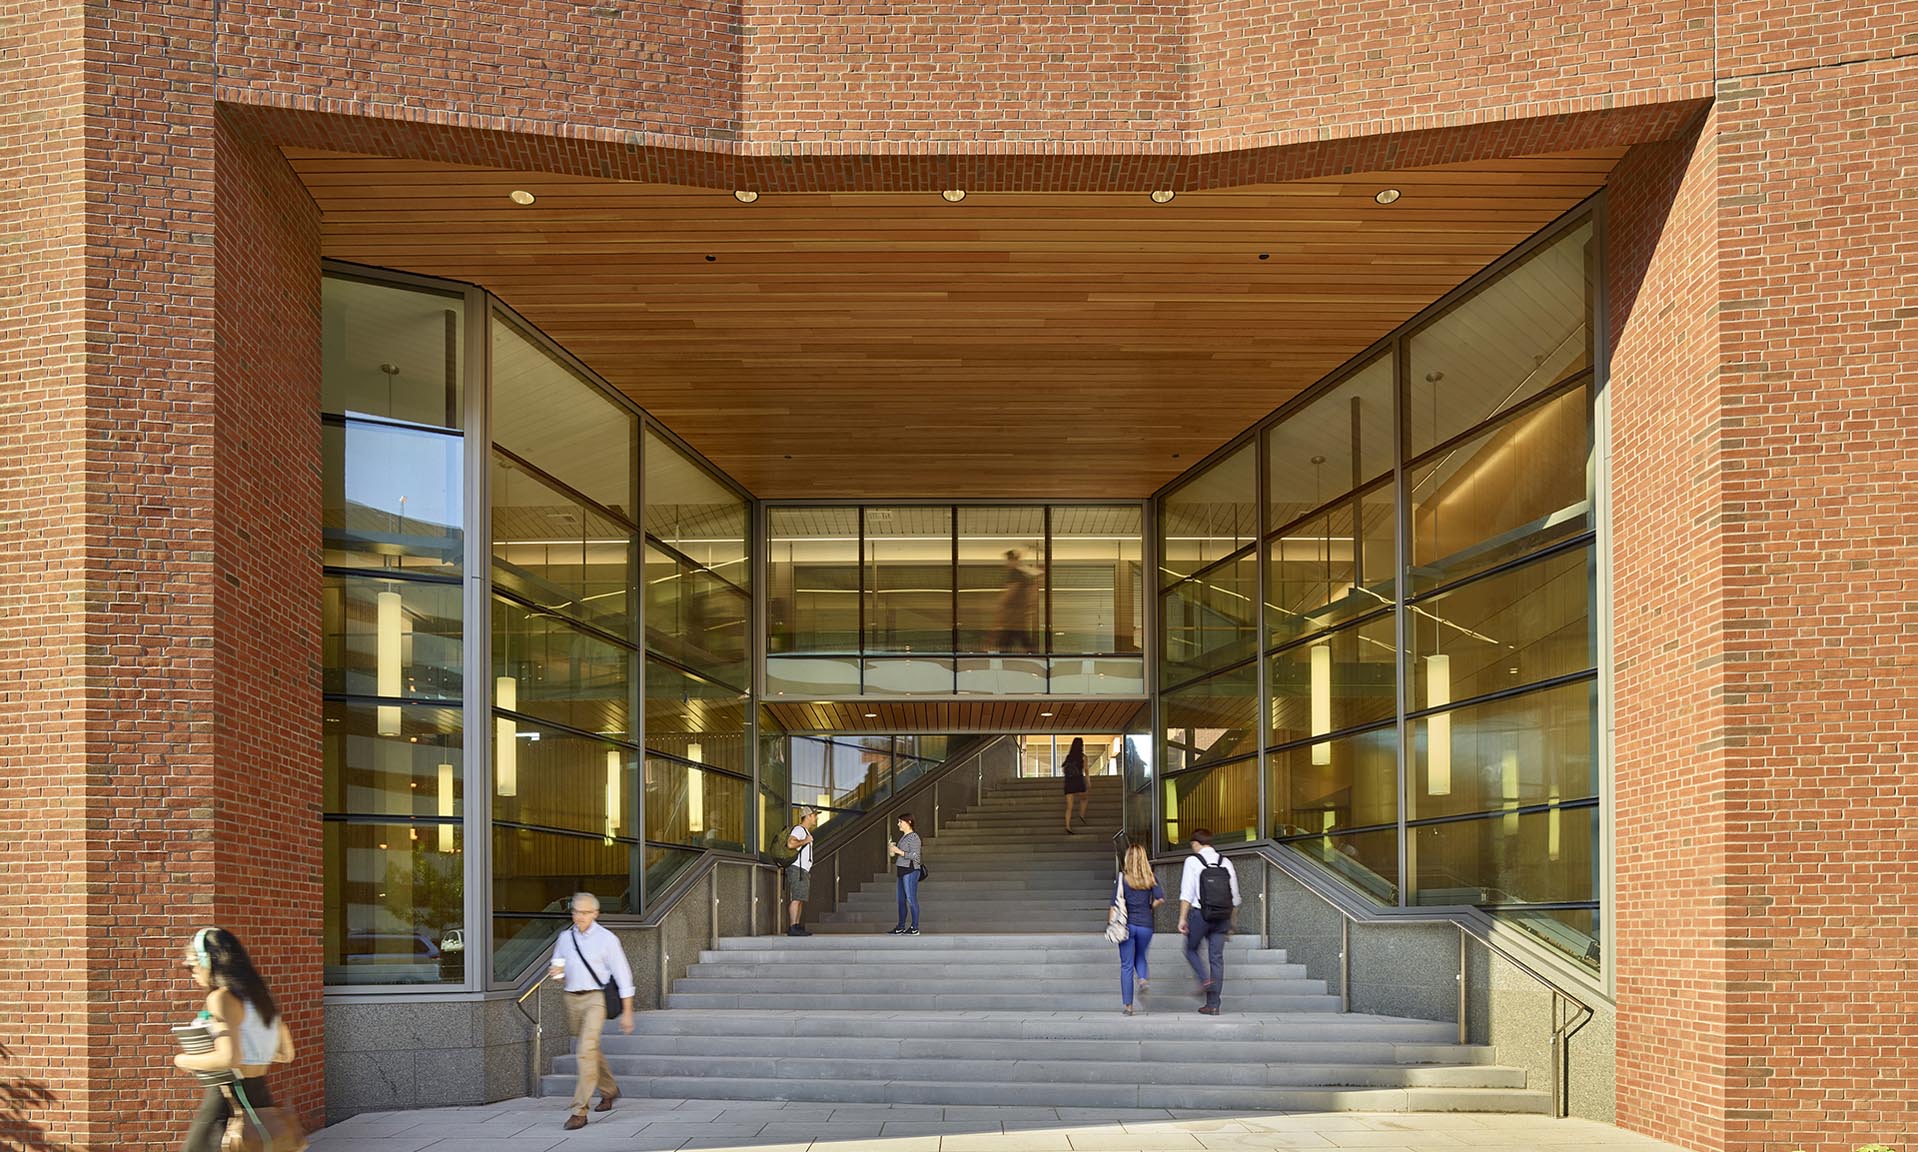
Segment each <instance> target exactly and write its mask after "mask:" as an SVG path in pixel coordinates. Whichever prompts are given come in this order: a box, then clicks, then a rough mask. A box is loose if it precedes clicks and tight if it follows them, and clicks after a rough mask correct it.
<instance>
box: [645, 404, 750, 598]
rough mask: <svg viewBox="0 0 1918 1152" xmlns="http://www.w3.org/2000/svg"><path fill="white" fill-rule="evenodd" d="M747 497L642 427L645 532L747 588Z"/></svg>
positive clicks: (729, 582)
mask: <svg viewBox="0 0 1918 1152" xmlns="http://www.w3.org/2000/svg"><path fill="white" fill-rule="evenodd" d="M748 523H749V517H748V509H747V504H746V500H745V498H744V497H742V496H740V495H739V494H738V493H736V492H734V491H733V490H732V489H731V488H729V487H727V486H726V484H724V483H723V482H721V481H720V480H719V479H718V478H717V477H715V476H714V475H713V474H712V473H710V472H708V471H706V469H705V468H704V467H702V466H701V465H700V464H699V462H698V461H696V460H694V459H693V458H692V457H691V456H688V455H687V454H686V453H684V452H682V451H680V449H679V446H678V445H676V444H674V443H672V442H671V441H670V440H666V439H664V438H662V437H661V436H659V435H658V434H657V433H655V432H654V431H653V430H652V429H650V428H648V429H647V430H646V534H647V535H648V536H651V537H652V538H653V539H655V540H657V541H659V542H660V543H662V544H664V545H666V546H667V547H668V548H670V549H671V550H672V551H673V552H674V553H676V554H678V555H679V556H681V557H683V558H684V559H686V560H689V561H691V562H692V563H693V564H695V565H697V566H699V567H701V568H704V569H706V570H707V571H708V572H711V573H713V574H714V575H715V576H718V577H719V578H720V579H722V580H724V581H726V582H727V583H728V584H731V585H733V586H734V587H736V588H739V589H741V590H742V591H747V590H750V589H751V588H752V577H753V574H752V566H751V565H749V564H747V563H746V533H747V524H748Z"/></svg>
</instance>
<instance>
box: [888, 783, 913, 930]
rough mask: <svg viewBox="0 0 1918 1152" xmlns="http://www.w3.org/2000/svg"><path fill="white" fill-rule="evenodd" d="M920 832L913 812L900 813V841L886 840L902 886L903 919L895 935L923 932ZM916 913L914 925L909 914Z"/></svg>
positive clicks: (895, 872) (896, 875)
mask: <svg viewBox="0 0 1918 1152" xmlns="http://www.w3.org/2000/svg"><path fill="white" fill-rule="evenodd" d="M919 853H920V839H919V833H917V832H915V831H913V825H912V813H910V812H901V813H900V814H899V842H898V843H897V844H895V843H893V842H892V840H891V839H888V840H887V841H886V854H887V855H889V856H891V857H892V860H893V871H894V876H895V880H894V883H895V884H896V885H897V886H898V889H899V923H898V924H897V925H895V926H894V927H893V930H892V935H894V936H917V935H919V864H920V855H919ZM908 911H910V912H911V914H912V922H911V925H910V926H908V925H907V921H906V915H907V913H908Z"/></svg>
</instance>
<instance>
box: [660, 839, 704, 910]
mask: <svg viewBox="0 0 1918 1152" xmlns="http://www.w3.org/2000/svg"><path fill="white" fill-rule="evenodd" d="M700 852H701V849H698V848H674V847H671V846H669V845H665V844H648V845H646V891H647V892H648V893H650V894H651V895H652V896H653V898H658V897H659V896H660V895H661V894H662V893H664V892H665V891H666V890H667V889H668V888H671V887H672V886H673V883H674V882H675V881H677V880H678V879H679V878H680V877H681V876H683V875H685V874H686V872H687V871H688V870H690V869H691V868H692V866H693V865H695V864H697V863H699V856H700Z"/></svg>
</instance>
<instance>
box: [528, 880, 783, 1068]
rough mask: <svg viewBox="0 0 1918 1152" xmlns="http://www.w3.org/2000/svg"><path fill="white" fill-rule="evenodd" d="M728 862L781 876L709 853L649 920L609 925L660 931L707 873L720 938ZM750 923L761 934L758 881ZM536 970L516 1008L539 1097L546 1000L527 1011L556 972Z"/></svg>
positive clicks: (662, 968)
mask: <svg viewBox="0 0 1918 1152" xmlns="http://www.w3.org/2000/svg"><path fill="white" fill-rule="evenodd" d="M727 864H733V865H737V866H740V867H743V868H747V869H751V870H754V871H760V870H764V871H769V872H772V873H773V874H774V876H775V877H777V876H778V873H779V869H777V868H775V867H774V866H773V865H771V864H767V863H766V862H764V861H763V860H752V859H747V858H745V857H739V856H721V855H719V854H717V853H714V852H709V853H707V855H706V856H705V857H704V859H702V860H701V861H700V862H699V863H697V864H695V865H694V866H693V870H692V871H691V872H689V873H687V876H686V879H685V881H683V882H681V883H679V884H678V885H676V886H675V887H674V888H673V889H672V890H670V894H669V895H668V896H667V897H666V898H665V900H664V901H663V902H662V903H661V904H660V905H659V907H657V908H655V909H653V910H652V911H651V912H649V913H648V914H647V916H646V919H644V920H640V921H635V922H630V923H620V924H609V925H606V927H608V928H609V929H612V930H615V931H626V932H631V931H645V932H657V931H659V930H660V929H662V928H664V927H665V924H666V917H667V916H669V915H671V914H672V912H673V910H674V909H675V908H677V907H679V904H680V902H681V901H682V900H684V899H685V898H686V896H687V894H688V893H690V892H691V891H692V890H693V888H694V887H696V886H697V885H698V883H699V878H700V876H701V875H702V874H703V875H704V876H705V877H706V878H707V881H708V884H707V887H708V889H709V891H710V894H711V899H712V937H713V939H714V940H715V941H717V940H718V939H719V869H720V868H721V867H722V866H724V865H727ZM775 882H776V881H775ZM747 924H748V925H749V928H750V934H751V935H754V936H757V935H759V885H757V884H754V885H752V912H751V915H750V918H749V919H748V921H747ZM560 931H561V932H563V931H565V929H563V928H562V929H560ZM553 935H554V938H555V939H558V936H559V933H558V932H555V933H554V934H553ZM670 960H671V957H670V956H669V955H668V954H667V952H666V949H665V948H664V947H663V946H662V947H661V948H660V949H659V974H658V975H659V978H658V981H657V986H658V993H659V1000H658V1003H657V1004H656V1005H655V1006H654V1007H655V1009H659V1008H664V1007H665V1006H666V975H667V969H668V967H669V964H670ZM535 971H536V972H537V974H538V975H537V978H536V979H534V980H533V981H532V983H530V984H528V985H527V986H526V988H525V989H524V990H523V991H521V992H520V994H519V995H518V996H516V997H514V999H513V1007H515V1008H517V1009H519V1014H520V1015H521V1016H524V1017H526V1022H527V1023H528V1024H531V1025H532V1026H533V1052H532V1062H531V1066H530V1067H529V1068H528V1069H527V1074H526V1079H527V1082H528V1083H529V1084H530V1085H531V1092H530V1095H532V1096H534V1097H537V1096H538V1095H539V1094H540V1093H539V1070H540V1068H541V1066H542V1065H543V1064H544V1063H545V1061H544V1056H545V1040H546V1019H545V1002H544V1001H536V1002H535V1005H536V1008H537V1011H538V1014H537V1015H535V1014H534V1013H533V1012H528V1011H527V1010H526V1001H527V1000H529V999H531V998H532V996H533V994H534V993H536V992H538V991H539V990H540V987H541V986H542V985H544V984H545V983H546V981H547V979H548V978H549V977H550V976H551V975H552V971H551V969H549V968H538V969H535Z"/></svg>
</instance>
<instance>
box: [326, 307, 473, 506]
mask: <svg viewBox="0 0 1918 1152" xmlns="http://www.w3.org/2000/svg"><path fill="white" fill-rule="evenodd" d="M465 312H466V301H465V299H464V297H462V296H460V295H459V294H458V293H445V292H433V291H429V290H427V289H423V288H402V287H398V286H395V285H391V284H374V283H369V282H367V281H364V280H353V279H349V278H347V277H344V276H327V277H325V278H324V279H323V280H322V281H321V283H320V315H321V326H322V327H323V328H324V329H325V336H324V338H323V341H322V350H321V354H320V363H321V369H320V371H321V385H320V410H321V411H323V412H334V413H349V412H353V413H359V414H361V415H365V416H380V417H384V418H386V419H389V420H403V421H405V422H407V423H409V424H431V425H436V426H438V427H442V428H458V427H459V426H460V411H461V407H460V395H461V392H460V369H461V362H462V358H463V357H464V356H465V350H466V341H465V339H464V338H463V336H462V332H463V329H464V316H465ZM455 491H457V489H455ZM453 523H458V521H457V520H455V521H453Z"/></svg>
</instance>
